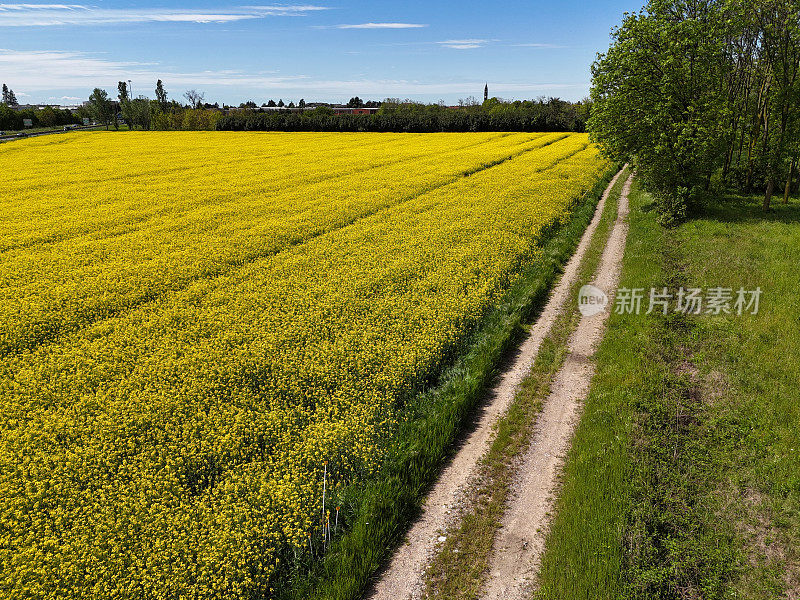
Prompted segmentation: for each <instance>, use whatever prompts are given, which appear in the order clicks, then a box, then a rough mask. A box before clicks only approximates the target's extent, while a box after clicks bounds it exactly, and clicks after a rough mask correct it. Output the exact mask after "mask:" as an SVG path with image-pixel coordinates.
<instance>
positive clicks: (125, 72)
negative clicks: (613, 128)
mask: <svg viewBox="0 0 800 600" xmlns="http://www.w3.org/2000/svg"><path fill="white" fill-rule="evenodd" d="M0 73H3V77H4V79H5V80H6V81H8V82H12V81H13V82H14V85H13V86H12V87H13V88H14V89H15V90H17V89H18V90H20V92H18V93H17V96H22V95H23V93H24V92H23V90H24V91H27V92H36V91H49V92H50V94H48V95H51V94H53V92H56V93H58V94H64V95H65V96H69V100H70V103H71V101H72V100H73V98H74V96H76V95H78V94H83V96H81V97H82V98H88V96H89V92H90V91H91V90H92V88H94V87H101V88H105V89H107V90H109V91H110V92H111V93H112V95H116V87H117V82H118V81H124V80H128V79H131V80H132V81H133V90H134V93H135V94H137V95H139V94H141V93H144V94H145V95H150V96H152V95H153V92H152V88H153V87H154V86H155V81H156V79H162V80H163V81H164V85H165V86H166V88H167V90H168V91H169V92H170V93H171V95H172V96H174V97H179V96H180V94H181V93H182V92H183V90H184V89H187V88H197V89H209V88H210V89H215V90H217V93H220V94H226V95H228V94H230V92H224V91H222V90H224V89H225V88H228V89H230V88H237V89H236V94H237V95H239V94H242V95H243V96H244V95H250V94H252V95H253V96H256V95H258V93H259V92H263V93H264V94H265V95H267V94H272V95H275V94H277V93H278V92H283V93H284V94H286V95H288V94H289V93H296V94H298V95H300V94H302V95H305V96H306V97H308V96H310V95H312V94H313V95H318V96H320V97H328V98H330V97H331V96H337V97H338V96H340V95H352V94H359V95H361V96H362V97H363V96H367V95H368V96H372V97H377V98H385V97H394V96H400V97H404V98H405V97H410V96H423V95H425V96H440V95H454V96H456V97H457V96H468V95H469V94H470V93H473V92H474V93H476V94H477V93H478V92H480V91H482V90H483V85H484V81H483V80H481V81H471V80H457V81H455V80H451V81H439V80H437V81H419V80H409V79H367V78H365V77H362V78H351V79H342V80H339V79H316V78H312V77H309V76H306V75H291V76H281V75H276V74H270V73H256V74H251V73H245V72H243V71H237V70H220V71H193V72H180V71H175V70H171V69H168V68H165V67H160V66H159V65H154V64H147V63H138V62H124V61H114V60H107V59H103V58H98V57H95V56H92V55H89V54H85V53H81V52H54V51H14V50H3V49H0ZM492 89H493V90H495V91H497V93H500V94H505V95H512V94H523V95H528V96H530V95H538V94H541V93H554V92H556V91H557V90H565V91H566V90H580V91H581V93H583V90H585V89H588V83H587V82H581V83H574V84H572V83H569V84H552V83H519V82H507V83H503V82H493V83H492ZM69 92H72V94H70V93H69ZM31 95H32V96H33V95H35V96H36V97H37V100H38V98H40V97H41V96H42V95H43V94H31ZM53 95H54V94H53ZM207 97H208V98H211V94H207ZM64 100H67V98H64Z"/></svg>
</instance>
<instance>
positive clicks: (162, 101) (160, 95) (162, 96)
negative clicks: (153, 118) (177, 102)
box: [156, 79, 169, 112]
mask: <svg viewBox="0 0 800 600" xmlns="http://www.w3.org/2000/svg"><path fill="white" fill-rule="evenodd" d="M156 102H158V107H159V108H160V109H161V112H166V111H167V108H169V101H168V100H167V91H166V90H165V89H164V84H163V83H162V81H161V80H160V79H159V80H158V81H156Z"/></svg>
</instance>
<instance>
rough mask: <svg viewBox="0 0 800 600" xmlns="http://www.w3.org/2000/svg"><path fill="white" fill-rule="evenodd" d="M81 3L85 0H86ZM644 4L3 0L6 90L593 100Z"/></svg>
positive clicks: (235, 97)
mask: <svg viewBox="0 0 800 600" xmlns="http://www.w3.org/2000/svg"><path fill="white" fill-rule="evenodd" d="M78 1H79V2H80V0H78ZM642 1H643V0H639V1H626V0H596V1H593V2H553V1H539V0H537V1H527V2H525V1H518V0H511V1H506V2H502V3H500V2H487V1H486V0H482V1H480V2H478V1H473V0H462V1H461V2H436V1H427V2H422V1H417V0H412V1H407V2H375V1H373V2H366V1H362V0H319V1H316V0H308V1H307V2H306V1H304V0H301V1H298V2H295V3H292V2H290V1H287V2H281V3H271V2H262V1H261V0H244V1H242V2H238V3H230V2H224V1H220V2H215V1H212V0H203V1H202V2H192V3H188V2H171V3H164V2H161V3H150V2H146V3H136V4H132V3H129V2H93V3H91V4H88V3H87V4H33V3H24V4H23V3H17V4H14V3H6V4H3V3H2V0H0V81H2V82H4V83H7V84H8V85H9V87H11V88H12V89H13V90H14V91H15V92H16V94H17V97H18V100H19V101H20V102H21V103H28V102H30V103H33V102H50V103H59V104H72V103H76V102H78V101H82V100H84V99H86V98H87V97H88V95H89V93H90V91H91V89H92V88H94V87H103V88H105V89H107V90H108V91H109V93H111V92H113V95H116V84H117V81H119V80H122V79H124V80H128V79H130V80H131V81H132V87H133V92H134V95H137V96H138V95H140V94H144V95H147V96H150V97H153V95H154V93H153V89H154V86H155V80H156V79H157V78H161V79H162V80H163V81H164V85H165V87H166V89H167V91H168V92H169V93H170V95H171V97H175V98H179V97H180V96H181V94H182V93H183V92H184V91H185V90H186V89H190V88H194V89H197V90H200V91H203V92H205V97H206V101H210V102H220V103H223V102H225V103H235V104H238V103H239V102H242V101H245V100H249V99H252V100H255V101H256V102H258V103H259V104H261V103H262V102H265V101H267V100H268V99H270V98H273V99H275V100H278V99H279V98H282V99H284V100H285V101H286V102H287V103H288V101H289V100H294V101H295V102H296V101H297V100H299V99H300V98H304V99H305V100H306V101H307V102H311V101H320V100H328V101H346V100H347V99H348V98H350V97H351V96H354V95H359V96H360V97H362V98H364V99H376V100H379V99H383V98H386V97H399V98H412V99H416V100H424V101H437V100H440V99H441V100H444V101H445V102H447V103H448V104H449V103H454V102H456V101H457V100H458V99H459V98H467V97H468V96H475V97H479V96H481V95H482V93H483V83H484V82H485V81H488V82H489V90H490V94H491V95H492V96H499V97H502V98H508V99H517V98H534V97H537V96H541V95H547V96H550V95H552V96H560V97H562V98H567V99H571V100H576V99H580V98H581V97H583V96H585V95H586V94H587V93H588V90H589V79H590V72H589V67H590V65H591V63H592V61H593V60H594V57H595V54H596V53H597V52H598V51H603V50H605V49H606V48H607V47H608V42H609V32H610V30H611V28H612V26H614V25H616V24H618V23H619V21H620V19H621V15H622V13H623V12H624V11H631V10H636V9H638V8H639V7H640V6H641V4H642Z"/></svg>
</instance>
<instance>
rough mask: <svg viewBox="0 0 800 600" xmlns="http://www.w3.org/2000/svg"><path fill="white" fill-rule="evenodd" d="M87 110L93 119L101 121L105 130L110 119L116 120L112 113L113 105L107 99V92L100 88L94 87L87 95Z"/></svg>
mask: <svg viewBox="0 0 800 600" xmlns="http://www.w3.org/2000/svg"><path fill="white" fill-rule="evenodd" d="M88 108H89V111H90V113H91V115H92V118H94V120H95V121H97V122H98V123H102V124H103V125H105V126H106V130H107V129H108V126H109V125H110V124H111V121H112V120H113V121H116V118H115V117H116V115H115V114H114V106H113V105H112V104H111V101H110V100H109V99H108V93H107V92H106V91H105V90H101V89H100V88H94V91H92V95H91V96H89V106H88Z"/></svg>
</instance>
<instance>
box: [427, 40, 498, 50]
mask: <svg viewBox="0 0 800 600" xmlns="http://www.w3.org/2000/svg"><path fill="white" fill-rule="evenodd" d="M489 41H490V40H475V39H472V40H445V41H443V42H436V43H437V44H440V45H441V46H442V47H443V48H452V49H453V50H472V49H473V48H483V46H485V45H486V44H488V43H489Z"/></svg>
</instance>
